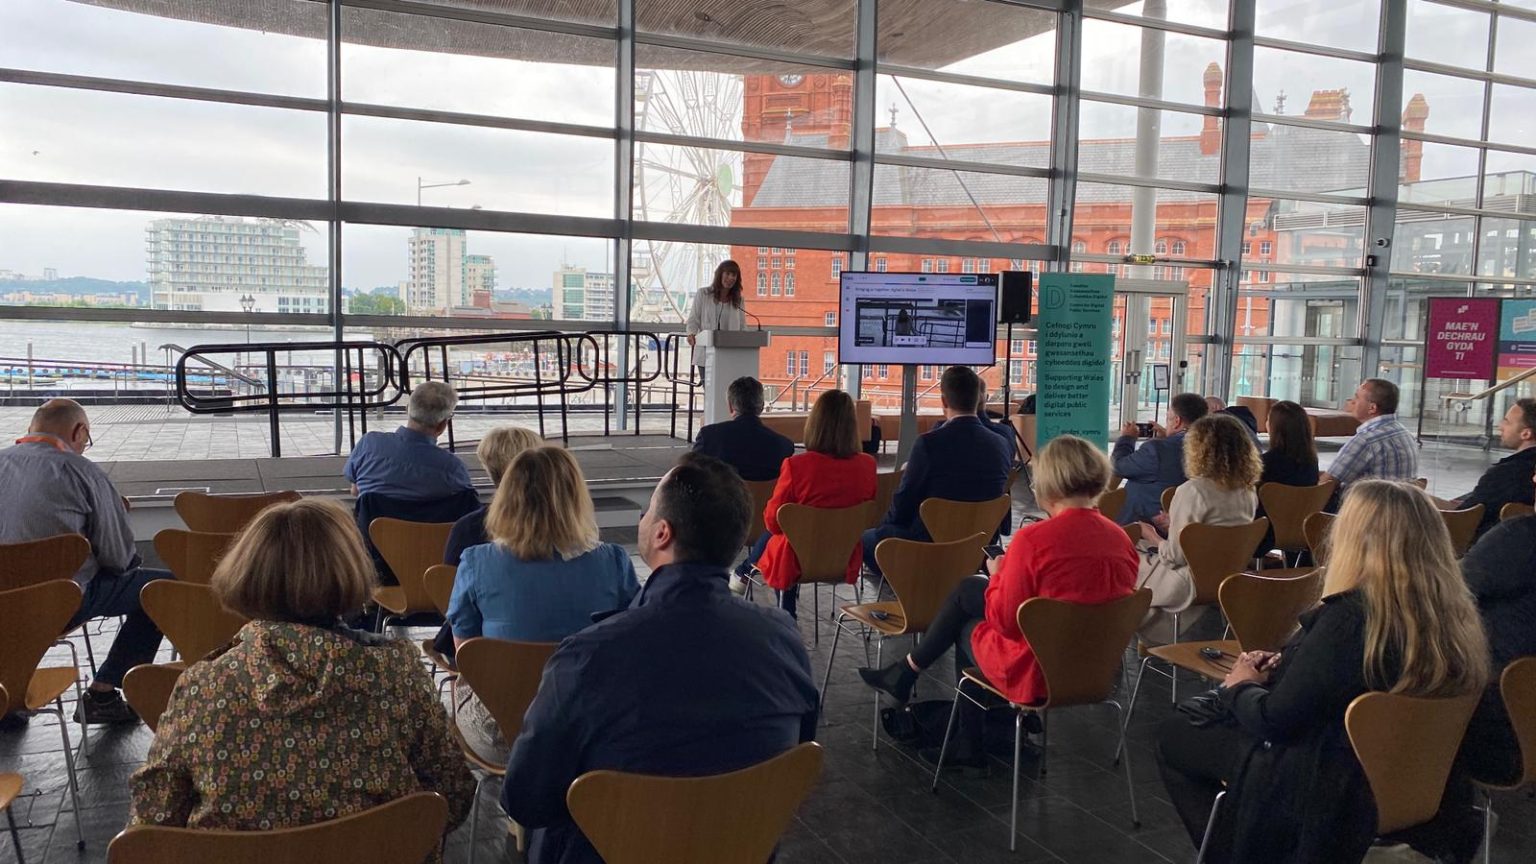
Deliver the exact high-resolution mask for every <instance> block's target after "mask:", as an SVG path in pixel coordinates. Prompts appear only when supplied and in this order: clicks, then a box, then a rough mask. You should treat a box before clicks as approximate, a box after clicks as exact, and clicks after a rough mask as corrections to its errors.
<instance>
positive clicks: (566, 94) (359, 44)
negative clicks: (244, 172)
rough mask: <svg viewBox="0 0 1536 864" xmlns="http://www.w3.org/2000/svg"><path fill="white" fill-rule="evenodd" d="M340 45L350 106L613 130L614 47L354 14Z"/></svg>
mask: <svg viewBox="0 0 1536 864" xmlns="http://www.w3.org/2000/svg"><path fill="white" fill-rule="evenodd" d="M342 35H343V37H344V39H345V41H344V42H343V44H342V49H341V64H342V66H341V86H342V98H343V99H345V100H347V101H349V102H371V103H375V104H380V105H400V106H405V107H408V108H432V109H437V110H442V111H458V112H463V113H468V114H491V115H498V116H505V117H521V118H525V119H531V120H554V121H558V122H563V123H585V124H589V125H596V126H612V125H613V119H614V114H613V102H614V88H613V63H614V56H615V51H616V47H615V43H613V42H611V41H608V40H604V39H590V38H586V37H581V36H567V35H564V34H559V33H543V32H539V31H536V30H520V29H517V28H514V27H498V26H494V25H489V24H477V23H473V22H468V21H455V20H451V19H448V18H432V17H429V16H423V15H401V14H399V13H396V12H381V11H378V10H375V9H355V8H352V7H347V8H344V9H343V10H342Z"/></svg>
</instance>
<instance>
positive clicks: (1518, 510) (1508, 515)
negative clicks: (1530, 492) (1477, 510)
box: [1499, 501, 1536, 522]
mask: <svg viewBox="0 0 1536 864" xmlns="http://www.w3.org/2000/svg"><path fill="white" fill-rule="evenodd" d="M1533 514H1536V507H1532V506H1531V505H1529V504H1521V503H1520V502H1518V501H1511V502H1509V503H1508V504H1505V505H1504V506H1503V507H1500V508H1499V521H1500V522H1504V521H1506V520H1509V519H1519V518H1520V517H1521V516H1530V515H1533Z"/></svg>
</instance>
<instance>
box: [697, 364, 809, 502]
mask: <svg viewBox="0 0 1536 864" xmlns="http://www.w3.org/2000/svg"><path fill="white" fill-rule="evenodd" d="M726 402H727V404H728V405H729V406H730V409H731V419H729V420H725V421H722V422H720V423H711V424H709V425H708V426H705V427H704V428H703V429H700V430H699V434H698V437H696V438H694V439H693V450H694V452H695V453H704V454H706V455H709V456H713V457H715V458H716V459H719V460H721V461H722V462H724V463H725V464H727V465H729V466H731V467H732V468H735V469H736V473H737V474H740V475H741V479H743V480H772V479H774V478H775V477H778V476H779V466H780V465H782V464H783V463H784V460H785V459H788V458H789V457H790V456H792V455H793V454H794V452H795V442H793V441H791V440H789V439H788V438H786V437H784V436H783V435H780V434H779V433H777V432H775V431H773V430H772V429H769V428H768V427H767V426H764V425H763V421H762V420H761V419H760V418H761V415H762V413H763V385H762V382H760V381H758V380H757V379H756V378H752V377H750V376H743V377H741V378H737V379H736V380H735V381H732V382H731V386H730V387H729V388H727V390H726Z"/></svg>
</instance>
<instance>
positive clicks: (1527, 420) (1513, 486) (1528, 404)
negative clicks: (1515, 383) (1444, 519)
mask: <svg viewBox="0 0 1536 864" xmlns="http://www.w3.org/2000/svg"><path fill="white" fill-rule="evenodd" d="M1499 443H1500V444H1502V445H1503V446H1505V447H1507V448H1509V449H1511V450H1513V451H1515V452H1513V453H1511V454H1510V455H1508V456H1505V457H1504V458H1503V459H1500V460H1499V461H1497V462H1495V463H1494V464H1492V465H1490V466H1489V467H1488V470H1487V471H1484V472H1483V476H1481V477H1479V478H1478V479H1477V485H1476V486H1474V487H1473V488H1472V491H1471V492H1468V493H1467V494H1466V495H1463V496H1462V497H1461V500H1459V501H1457V502H1456V507H1457V509H1461V508H1465V507H1471V506H1473V505H1476V504H1481V505H1483V521H1482V522H1481V523H1479V524H1478V526H1477V536H1478V537H1481V536H1483V535H1484V534H1486V533H1487V532H1488V531H1489V530H1491V529H1492V528H1493V526H1495V525H1497V524H1499V511H1500V510H1502V509H1504V505H1505V504H1530V503H1531V502H1532V500H1533V498H1532V489H1531V474H1532V473H1533V472H1536V399H1517V400H1515V404H1513V405H1511V406H1509V411H1507V412H1506V413H1505V414H1504V419H1502V420H1500V421H1499Z"/></svg>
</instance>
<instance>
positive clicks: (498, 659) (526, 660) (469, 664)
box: [454, 636, 560, 861]
mask: <svg viewBox="0 0 1536 864" xmlns="http://www.w3.org/2000/svg"><path fill="white" fill-rule="evenodd" d="M558 647H560V645H559V643H558V642H509V641H506V640H502V639H488V638H485V637H483V636H482V637H477V638H475V639H470V640H468V641H466V642H465V643H464V644H463V645H460V646H459V650H458V651H457V652H456V653H455V655H454V656H455V659H456V661H457V663H458V667H459V677H460V678H461V679H463V681H464V683H465V684H468V685H469V688H470V689H471V690H473V691H474V693H475V696H476V697H478V698H479V699H480V701H481V702H482V703H484V705H485V707H486V710H488V711H490V713H491V716H492V717H494V718H496V727H497V729H498V730H499V731H500V732H501V737H502V739H503V740H505V741H512V740H515V739H516V738H517V734H518V733H519V732H521V731H522V729H523V715H524V714H527V713H528V706H529V705H532V704H533V697H534V695H535V694H537V693H538V692H539V681H540V680H541V679H542V678H543V677H544V664H546V663H548V662H549V658H550V655H552V654H554V653H555V649H556V648H558ZM455 731H457V727H455ZM458 739H459V747H460V748H461V749H462V750H463V751H464V756H465V758H467V759H468V760H469V764H470V767H472V768H478V769H480V770H481V771H482V772H484V776H483V777H481V778H479V781H478V782H476V784H475V803H474V805H473V806H472V807H471V808H470V812H469V824H470V829H469V848H470V850H471V851H470V859H471V861H473V859H474V851H473V850H474V848H475V831H476V827H477V825H476V822H477V821H478V820H477V819H476V816H477V815H478V811H479V809H480V783H481V782H484V780H485V779H486V778H489V777H505V776H506V774H507V766H506V765H505V764H503V763H498V762H494V761H490V760H487V759H486V758H485V757H484V756H482V755H480V754H479V753H477V752H475V750H474V748H472V747H470V746H469V742H468V741H466V740H464V737H463V736H462V735H459V736H458ZM514 833H515V834H517V837H518V848H519V849H521V848H522V829H521V828H520V827H517V826H516V823H514Z"/></svg>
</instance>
